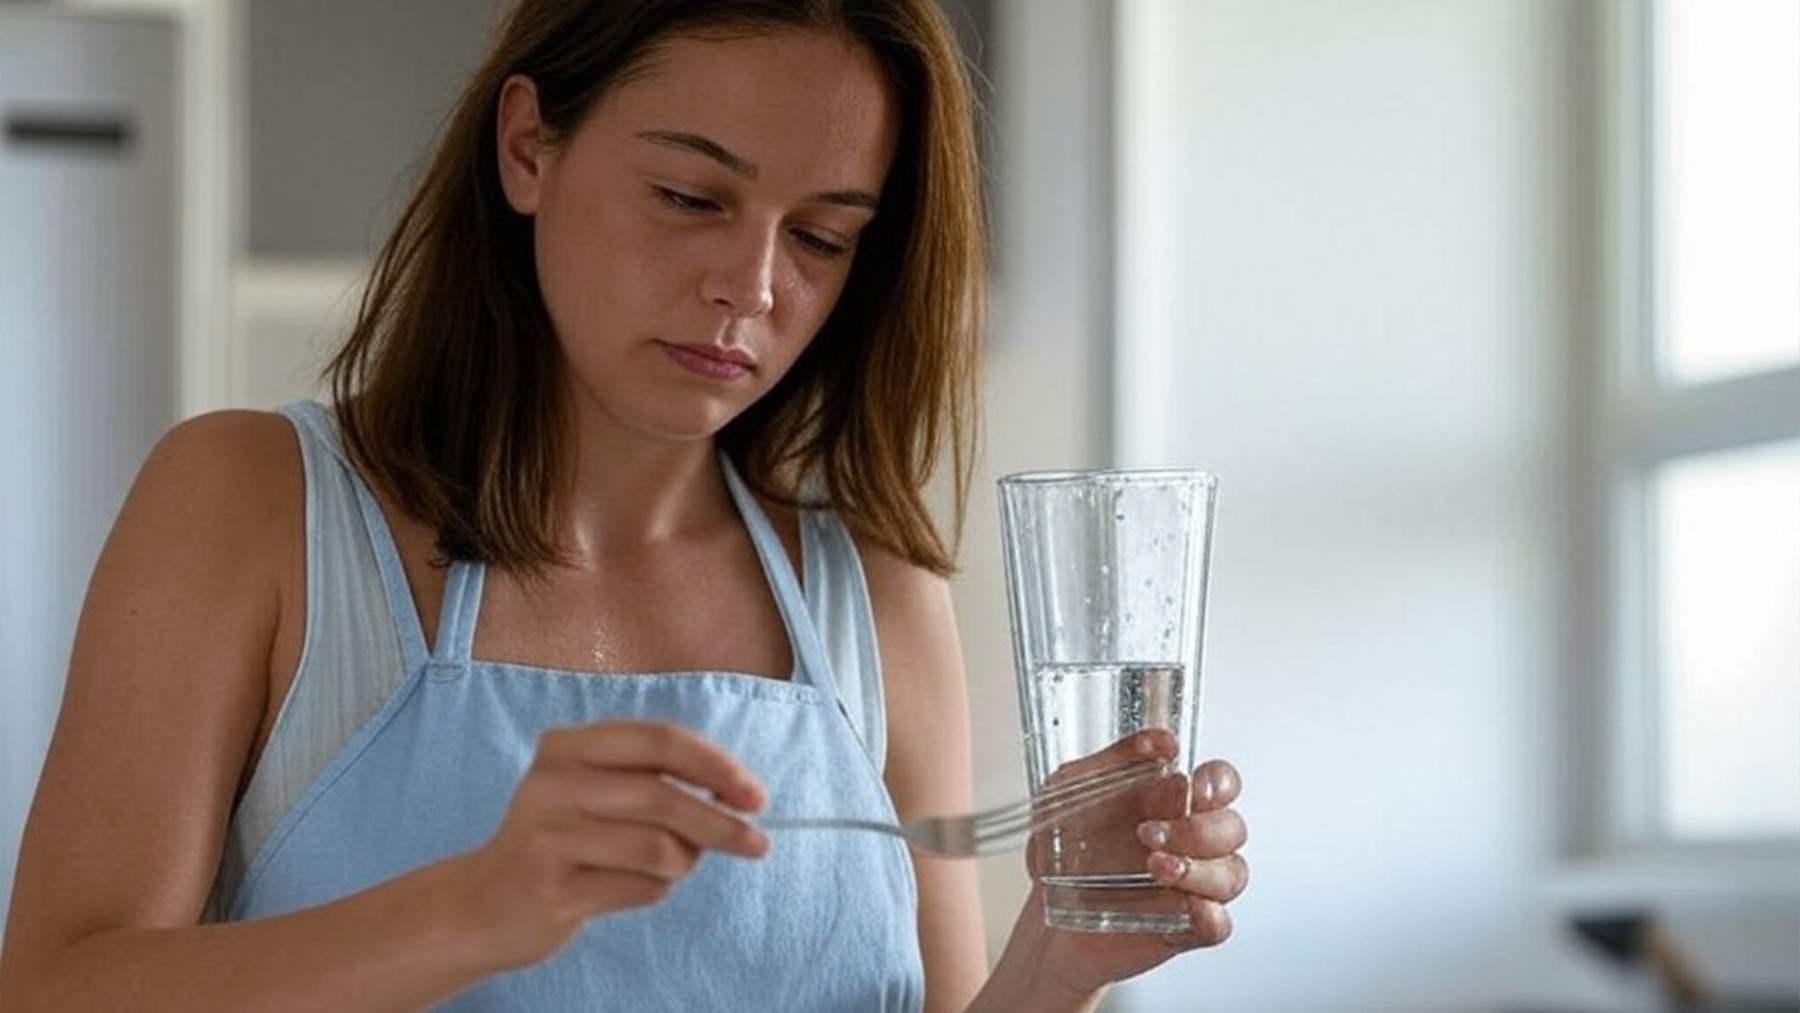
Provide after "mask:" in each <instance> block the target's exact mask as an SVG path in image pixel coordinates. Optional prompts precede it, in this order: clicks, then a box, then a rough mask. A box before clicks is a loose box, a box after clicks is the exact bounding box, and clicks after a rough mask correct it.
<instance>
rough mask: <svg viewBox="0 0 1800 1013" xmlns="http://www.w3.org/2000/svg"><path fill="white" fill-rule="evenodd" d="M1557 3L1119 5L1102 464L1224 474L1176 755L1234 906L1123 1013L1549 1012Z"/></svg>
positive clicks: (1576, 301) (1562, 34)
mask: <svg viewBox="0 0 1800 1013" xmlns="http://www.w3.org/2000/svg"><path fill="white" fill-rule="evenodd" d="M1580 7H1581V5H1572V4H1569V3H1567V2H1566V0H1453V2H1451V0H1384V2H1380V3H1354V2H1347V0H1279V2H1270V0H1136V2H1133V3H1131V4H1129V5H1128V6H1127V8H1126V9H1125V14H1124V25H1123V27H1122V29H1121V33H1122V45H1123V50H1122V58H1121V65H1122V68H1123V73H1124V78H1123V89H1124V106H1123V108H1124V109H1125V111H1126V118H1127V129H1128V136H1127V146H1126V148H1125V149H1124V152H1123V153H1122V164H1123V166H1124V171H1123V176H1122V184H1121V215H1122V218H1121V221H1122V230H1123V231H1122V237H1121V244H1122V252H1123V254H1124V256H1125V258H1126V259H1125V261H1124V262H1123V265H1122V268H1121V286H1120V322H1121V340H1122V341H1123V342H1124V345H1125V347H1124V350H1123V362H1122V365H1121V370H1120V380H1119V382H1120V392H1121V393H1120V397H1119V402H1118V403H1119V405H1120V414H1119V417H1118V425H1119V429H1120V434H1121V441H1120V447H1121V457H1122V458H1123V460H1124V461H1125V462H1126V463H1151V462H1192V463H1196V464H1199V465H1202V466H1205V467H1208V468H1210V469H1212V470H1214V471H1216V472H1217V473H1218V474H1219V475H1220V476H1221V491H1220V497H1221V506H1220V519H1219V522H1218V525H1219V527H1218V531H1217V535H1216V538H1217V546H1216V551H1217V561H1216V564H1215V566H1216V569H1215V575H1214V579H1213V588H1212V595H1213V598H1212V604H1213V610H1212V614H1211V615H1210V616H1209V633H1210V641H1209V643H1208V647H1207V677H1206V678H1207V685H1206V688H1205V691H1204V692H1205V699H1204V719H1203V720H1204V725H1205V731H1204V735H1205V738H1206V740H1207V746H1208V748H1207V749H1206V750H1205V751H1206V752H1207V753H1208V754H1215V753H1216V754H1222V755H1225V756H1228V757H1230V758H1232V759H1233V760H1234V761H1235V762H1237V763H1238V764H1239V765H1240V767H1241V768H1242V769H1243V771H1244V772H1245V777H1246V782H1247V795H1246V798H1245V802H1244V805H1243V809H1244V811H1245V812H1246V814H1247V816H1248V818H1249V821H1250V825H1251V834H1252V843H1251V846H1250V849H1249V852H1248V854H1249V857H1250V860H1251V863H1252V867H1253V869H1254V871H1255V885H1254V887H1253V889H1252V890H1251V892H1250V894H1249V895H1248V896H1247V897H1246V898H1245V899H1244V900H1243V901H1242V902H1241V903H1240V904H1239V905H1238V906H1237V908H1236V918H1237V922H1238V925H1239V931H1238V936H1237V938H1236V939H1235V940H1234V941H1233V942H1232V943H1231V945H1229V946H1228V947H1226V948H1224V949H1222V950H1220V951H1217V952H1215V953H1209V954H1206V955H1203V956H1200V957H1197V958H1194V959H1191V960H1186V961H1181V962H1178V963H1177V964H1175V965H1173V966H1171V967H1170V968H1168V969H1166V970H1165V971H1163V972H1160V973H1159V974H1157V975H1154V976H1152V977H1151V978H1150V979H1149V980H1147V981H1145V982H1143V983H1142V984H1141V985H1138V986H1136V987H1133V988H1131V989H1128V990H1127V991H1126V993H1125V998H1126V999H1127V1000H1128V1004H1122V1008H1129V1009H1132V1010H1141V1011H1145V1013H1149V1011H1176V1010H1180V1011H1190V1010H1256V1011H1259V1013H1279V1011H1294V1013H1332V1011H1376V1010H1380V1011H1384V1013H1397V1011H1404V1010H1432V1011H1439V1013H1441V1011H1450V1010H1490V1009H1501V1008H1505V1007H1506V1006H1507V1005H1508V1004H1509V1003H1512V1002H1516V1001H1519V1000H1521V999H1523V998H1527V997H1530V996H1531V995H1532V994H1533V993H1534V992H1542V991H1544V990H1546V989H1545V986H1544V985H1542V984H1541V983H1534V981H1533V977H1534V976H1535V975H1536V974H1537V971H1536V969H1532V970H1531V971H1529V972H1528V971H1527V970H1526V969H1525V965H1524V963H1523V961H1524V957H1525V955H1526V954H1527V952H1528V951H1531V950H1533V949H1540V950H1541V949H1542V945H1541V942H1540V941H1541V939H1542V937H1543V930H1542V928H1541V927H1540V926H1539V925H1537V924H1536V912H1535V910H1534V908H1533V905H1532V904H1531V897H1532V896H1533V891H1534V885H1535V881H1536V876H1537V874H1538V873H1539V872H1540V871H1541V870H1542V869H1543V867H1544V866H1545V863H1546V862H1547V861H1548V860H1549V858H1550V857H1551V855H1550V845H1551V837H1550V835H1551V832H1552V829H1553V828H1552V827H1551V826H1550V825H1548V818H1549V816H1550V815H1551V807H1550V804H1549V800H1550V799H1551V798H1552V797H1553V792H1552V791H1551V790H1549V784H1550V779H1551V778H1552V777H1553V771H1552V770H1551V769H1550V767H1549V763H1550V759H1549V758H1550V757H1551V756H1553V755H1554V752H1555V748H1556V745H1557V741H1556V737H1555V735H1556V733H1555V730H1554V727H1553V717H1554V712H1553V711H1551V710H1550V709H1549V707H1548V705H1547V699H1546V696H1547V687H1548V685H1549V680H1550V679H1552V678H1554V676H1555V674H1556V670H1557V664H1558V660H1559V657H1558V651H1557V644H1558V637H1559V635H1560V630H1559V627H1558V622H1557V610H1558V606H1559V601H1558V590H1557V588H1558V576H1559V575H1558V571H1557V558H1556V553H1557V544H1558V539H1559V537H1560V528H1559V523H1560V521H1559V517H1558V513H1557V509H1556V505H1557V488H1556V483H1557V480H1558V477H1559V469H1560V467H1561V465H1560V461H1561V456H1562V450H1561V446H1560V442H1559V440H1560V432H1561V430H1560V425H1561V415H1562V411H1563V409H1562V396H1563V391H1562V386H1561V385H1562V383H1563V378H1562V375H1561V370H1562V365H1561V363H1562V360H1563V356H1564V351H1563V350H1564V348H1565V347H1566V346H1567V344H1568V343H1569V342H1570V341H1571V340H1573V339H1574V338H1575V335H1574V334H1573V333H1572V325H1573V323H1574V321H1575V320H1577V319H1578V315H1579V307H1580V306H1581V305H1582V303H1581V300H1582V299H1583V297H1585V296H1586V293H1583V292H1579V291H1575V290H1573V289H1572V288H1571V285H1570V284H1569V283H1568V282H1566V281H1565V280H1564V277H1565V272H1564V269H1565V268H1567V267H1568V266H1569V261H1568V258H1569V257H1570V247H1571V245H1572V244H1573V243H1575V242H1577V241H1578V240H1579V238H1580V235H1579V233H1578V232H1577V231H1576V230H1577V229H1579V227H1580V226H1581V222H1580V221H1579V220H1578V219H1577V218H1576V216H1574V215H1572V214H1571V213H1570V212H1571V208H1570V206H1569V204H1570V199H1571V186H1572V185H1573V173H1572V172H1571V163H1572V161H1573V160H1575V159H1576V158H1577V155H1576V153H1575V152H1573V151H1572V150H1571V148H1570V144H1569V139H1568V136H1567V133H1566V131H1567V129H1568V123H1567V122H1566V121H1565V115H1566V111H1567V107H1568V105H1569V104H1570V103H1569V102H1568V99H1569V98H1570V97H1571V90H1572V87H1573V83H1572V79H1571V67H1570V59H1569V56H1570V54H1569V53H1568V52H1567V49H1568V46H1569V39H1568V36H1569V33H1570V31H1571V22H1572V14H1573V13H1574V12H1576V11H1578V10H1579V9H1580ZM1539 956H1540V957H1541V956H1543V955H1542V954H1539ZM1549 957H1550V959H1552V960H1554V959H1555V955H1554V953H1553V952H1552V953H1551V954H1550V955H1549ZM1566 975H1567V976H1568V977H1570V978H1571V979H1572V981H1571V982H1570V983H1565V984H1562V985H1558V986H1556V987H1554V988H1551V989H1549V990H1550V991H1556V992H1563V993H1568V992H1570V991H1573V992H1576V993H1581V992H1584V991H1585V992H1588V993H1590V995H1589V996H1588V997H1589V998H1594V999H1598V998H1600V997H1603V996H1604V995H1605V991H1604V990H1603V989H1602V988H1601V987H1600V986H1601V985H1602V984H1604V982H1596V983H1589V987H1586V988H1584V987H1583V984H1584V983H1583V982H1582V981H1581V975H1580V972H1579V970H1569V971H1567V972H1566ZM1578 997H1579V996H1578Z"/></svg>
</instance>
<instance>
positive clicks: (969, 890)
mask: <svg viewBox="0 0 1800 1013" xmlns="http://www.w3.org/2000/svg"><path fill="white" fill-rule="evenodd" d="M859 548H860V550H861V555H862V559H863V571H864V573H865V574H866V575H867V577H868V582H869V599H870V606H871V608H872V610H873V612H874V615H875V624H876V635H877V639H878V641H879V642H880V648H881V672H882V684H883V687H884V692H885V696H886V700H887V719H888V753H887V768H886V769H887V773H886V780H887V787H888V792H889V794H891V795H892V796H893V799H894V806H895V808H896V809H898V810H899V811H900V812H901V813H902V814H908V813H927V812H935V813H953V812H967V811H968V810H969V808H970V804H971V800H972V798H973V794H974V793H973V788H972V787H971V784H970V777H971V771H970V763H971V761H970V756H969V705H968V696H967V690H966V687H965V686H964V682H963V663H962V647H961V644H960V642H959V640H958V638H957V633H956V617H955V613H954V611H953V609H952V607H951V601H950V590H949V586H948V584H946V583H945V582H944V580H943V579H942V578H939V577H937V576H935V575H933V574H931V573H929V572H928V571H925V570H922V569H920V568H918V567H915V566H912V565H911V564H909V563H906V562H905V561H903V560H901V559H900V558H898V557H897V556H894V555H893V554H892V553H890V552H887V551H885V550H883V549H881V548H878V547H875V546H873V545H870V544H861V545H859ZM913 869H914V873H915V878H916V879H917V880H918V884H919V946H920V949H921V951H922V955H923V957H924V962H925V1011H926V1013H956V1011H960V1010H962V1009H964V1008H965V1007H967V1005H968V1004H969V1001H970V999H971V998H973V996H974V995H975V993H976V992H977V991H979V990H980V989H981V985H982V982H983V980H984V979H985V978H986V977H987V973H988V962H987V950H986V937H985V933H984V932H983V929H982V917H981V897H980V891H979V884H978V883H977V881H976V874H975V863H973V862H969V861H955V860H945V859H934V858H925V857H917V856H915V857H914V859H913Z"/></svg>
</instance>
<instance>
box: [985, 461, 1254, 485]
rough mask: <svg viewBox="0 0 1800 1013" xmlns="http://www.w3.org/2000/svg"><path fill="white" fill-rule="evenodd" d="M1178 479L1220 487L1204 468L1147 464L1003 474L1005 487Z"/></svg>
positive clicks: (1002, 481) (1002, 480) (1141, 482)
mask: <svg viewBox="0 0 1800 1013" xmlns="http://www.w3.org/2000/svg"><path fill="white" fill-rule="evenodd" d="M1170 480H1178V481H1183V482H1190V483H1193V484H1195V485H1199V486H1201V487H1203V488H1206V489H1217V488H1218V485H1219V477H1218V476H1217V475H1214V474H1213V473H1212V472H1210V471H1206V470H1204V469H1201V468H1185V467H1172V466H1157V467H1147V468H1059V469H1053V470H1046V471H1015V472H1013V473H1012V474H1009V475H1002V476H1001V477H1000V479H999V485H1000V486H1001V487H1002V488H1017V487H1024V486H1054V485H1138V484H1149V483H1153V482H1168V481H1170Z"/></svg>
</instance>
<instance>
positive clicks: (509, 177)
mask: <svg viewBox="0 0 1800 1013" xmlns="http://www.w3.org/2000/svg"><path fill="white" fill-rule="evenodd" d="M495 134H496V143H497V144H498V146H499V149H500V150H499V152H498V154H499V156H500V187H501V189H502V190H504V191H506V203H508V204H510V205H512V209H513V210H514V211H517V212H518V213H519V214H522V215H534V214H537V210H538V202H539V199H540V197H541V196H542V189H543V178H544V162H545V158H546V156H547V155H548V154H549V151H550V145H549V144H548V143H546V141H545V138H544V125H543V121H542V120H540V119H539V118H538V100H537V82H535V81H533V80H532V79H531V78H529V77H526V76H525V75H523V74H514V75H513V76H512V77H509V78H507V79H506V83H505V84H504V85H502V86H501V88H500V111H499V122H498V123H497V124H495Z"/></svg>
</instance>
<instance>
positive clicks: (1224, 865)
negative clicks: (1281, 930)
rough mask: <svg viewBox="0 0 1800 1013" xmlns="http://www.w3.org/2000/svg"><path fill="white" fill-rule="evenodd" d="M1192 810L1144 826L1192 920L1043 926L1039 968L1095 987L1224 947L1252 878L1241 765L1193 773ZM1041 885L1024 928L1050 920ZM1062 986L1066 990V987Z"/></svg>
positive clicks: (1154, 867)
mask: <svg viewBox="0 0 1800 1013" xmlns="http://www.w3.org/2000/svg"><path fill="white" fill-rule="evenodd" d="M1192 781H1193V811H1192V812H1191V813H1190V814H1189V815H1188V816H1186V817H1185V818H1182V819H1176V820H1148V821H1145V822H1143V823H1140V824H1139V825H1138V827H1137V833H1138V839H1139V840H1140V841H1142V842H1143V843H1144V845H1145V846H1146V847H1147V848H1149V855H1148V857H1147V858H1146V864H1147V867H1148V869H1149V871H1150V874H1151V875H1153V876H1155V877H1156V879H1157V881H1158V882H1160V883H1163V884H1164V885H1166V886H1168V887H1169V888H1171V889H1173V890H1176V891H1179V892H1180V893H1181V894H1183V895H1184V896H1183V900H1184V901H1185V902H1186V905H1187V910H1188V918H1189V921H1190V922H1191V927H1190V928H1188V929H1187V930H1186V931H1183V932H1173V933H1162V934H1157V933H1095V932H1069V931H1061V930H1057V929H1048V928H1046V929H1043V931H1044V932H1045V933H1046V935H1045V937H1044V938H1043V939H1042V940H1041V945H1042V946H1043V949H1042V951H1041V957H1040V959H1041V961H1042V963H1041V964H1040V967H1041V969H1042V973H1044V974H1047V975H1052V976H1054V977H1055V978H1056V979H1058V981H1057V984H1058V985H1059V986H1060V988H1061V989H1066V990H1068V991H1069V992H1073V993H1076V994H1088V993H1092V992H1096V991H1098V990H1100V989H1101V988H1104V987H1105V986H1106V985H1107V984H1109V983H1111V982H1115V981H1122V980H1124V979H1126V978H1130V977H1132V976H1134V975H1137V974H1141V973H1143V972H1144V971H1147V970H1149V969H1150V968H1152V967H1155V966H1157V965H1158V964H1161V963H1163V962H1164V961H1166V960H1168V959H1169V958H1170V957H1173V956H1175V955H1176V954H1179V953H1183V952H1185V951H1187V950H1192V949H1198V948H1201V947H1207V946H1217V945H1218V944H1220V943H1222V942H1224V941H1225V939H1226V937H1228V936H1230V935H1231V915H1230V914H1229V913H1228V912H1227V911H1226V907H1225V906H1226V905H1227V904H1228V903H1230V902H1231V901H1233V900H1235V899H1237V897H1238V895H1239V894H1242V893H1243V892H1244V888H1245V886H1246V885H1248V883H1249V880H1250V867H1249V865H1248V863H1246V862H1245V861H1244V857H1243V855H1242V854H1241V853H1240V852H1241V850H1242V849H1243V847H1244V842H1245V841H1246V840H1247V839H1248V830H1247V828H1246V827H1245V825H1244V820H1243V817H1241V816H1239V815H1238V813H1237V811H1236V810H1235V809H1233V808H1232V805H1233V803H1235V802H1236V801H1237V798H1238V794H1239V792H1240V791H1241V790H1242V781H1241V780H1240V779H1239V777H1238V772H1237V768H1235V767H1233V766H1232V765H1231V764H1229V763H1227V762H1225V761H1224V760H1211V761H1208V762H1206V763H1203V764H1201V765H1200V766H1199V767H1197V768H1196V769H1195V770H1194V772H1193V775H1192ZM1042 904H1043V898H1042V888H1041V887H1037V888H1034V889H1033V890H1032V897H1031V902H1030V903H1029V904H1028V905H1027V908H1026V910H1025V912H1024V913H1023V914H1022V915H1021V916H1020V926H1021V928H1024V927H1025V926H1027V925H1030V924H1032V923H1034V922H1035V924H1036V925H1037V926H1042V925H1043V910H1042ZM1059 990H1060V989H1059Z"/></svg>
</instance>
